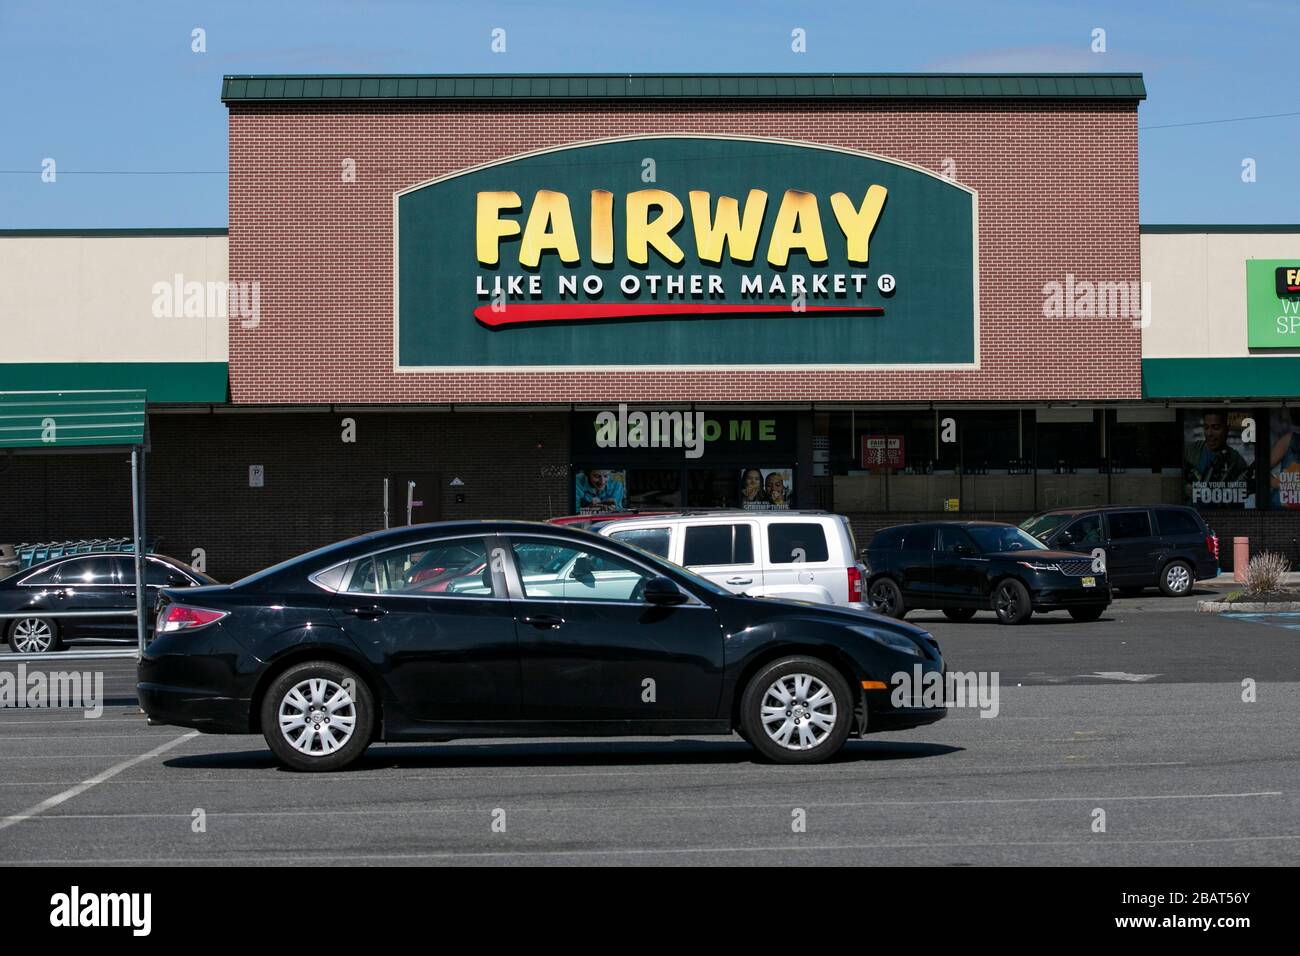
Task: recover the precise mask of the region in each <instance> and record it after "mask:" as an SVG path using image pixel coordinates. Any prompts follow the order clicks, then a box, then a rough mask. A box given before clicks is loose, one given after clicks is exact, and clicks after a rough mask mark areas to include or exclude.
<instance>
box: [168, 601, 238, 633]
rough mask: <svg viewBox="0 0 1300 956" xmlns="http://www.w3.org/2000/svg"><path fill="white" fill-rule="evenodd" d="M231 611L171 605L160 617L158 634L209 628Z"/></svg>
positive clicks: (187, 605)
mask: <svg viewBox="0 0 1300 956" xmlns="http://www.w3.org/2000/svg"><path fill="white" fill-rule="evenodd" d="M229 613H230V612H229V611H214V610H212V609H211V608H206V607H194V606H192V605H189V604H169V605H168V606H167V607H166V608H164V609H163V611H162V613H160V614H159V615H158V626H157V628H156V629H155V630H156V633H158V634H168V633H171V632H173V631H192V630H194V629H195V628H197V627H207V626H208V625H209V624H212V623H213V622H215V621H219V620H221V619H222V618H223V617H225V616H226V615H227V614H229Z"/></svg>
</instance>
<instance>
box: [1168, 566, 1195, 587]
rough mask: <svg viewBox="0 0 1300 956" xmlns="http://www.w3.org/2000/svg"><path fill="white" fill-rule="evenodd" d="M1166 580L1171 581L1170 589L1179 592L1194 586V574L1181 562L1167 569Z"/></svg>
mask: <svg viewBox="0 0 1300 956" xmlns="http://www.w3.org/2000/svg"><path fill="white" fill-rule="evenodd" d="M1165 580H1166V581H1168V582H1169V590H1171V591H1175V592H1177V593H1179V594H1181V593H1182V592H1183V591H1186V590H1187V589H1188V588H1189V587H1191V586H1192V576H1191V574H1190V573H1189V572H1188V570H1187V569H1186V568H1185V567H1183V566H1182V565H1181V564H1176V565H1174V566H1173V567H1172V568H1170V569H1169V570H1168V571H1166V572H1165Z"/></svg>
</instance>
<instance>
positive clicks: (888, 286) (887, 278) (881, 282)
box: [876, 272, 894, 294]
mask: <svg viewBox="0 0 1300 956" xmlns="http://www.w3.org/2000/svg"><path fill="white" fill-rule="evenodd" d="M876 288H877V289H879V290H880V291H881V292H884V293H885V294H889V293H890V292H893V291H894V277H893V276H891V275H890V274H889V273H888V272H886V273H885V274H884V275H882V276H881V277H880V278H879V279H877V280H876Z"/></svg>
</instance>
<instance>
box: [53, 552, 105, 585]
mask: <svg viewBox="0 0 1300 956" xmlns="http://www.w3.org/2000/svg"><path fill="white" fill-rule="evenodd" d="M58 581H59V583H60V584H83V585H95V584H116V583H117V582H116V581H114V580H113V562H112V559H110V558H78V559H77V560H75V561H64V562H63V563H62V564H61V565H59V569H58Z"/></svg>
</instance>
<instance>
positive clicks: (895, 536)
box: [867, 528, 903, 551]
mask: <svg viewBox="0 0 1300 956" xmlns="http://www.w3.org/2000/svg"><path fill="white" fill-rule="evenodd" d="M902 546H903V529H902V528H886V529H885V530H884V531H878V532H876V536H875V537H874V538H872V539H871V544H869V545H868V546H867V547H868V548H869V549H870V550H872V551H897V550H898V549H899V548H901V547H902Z"/></svg>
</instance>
